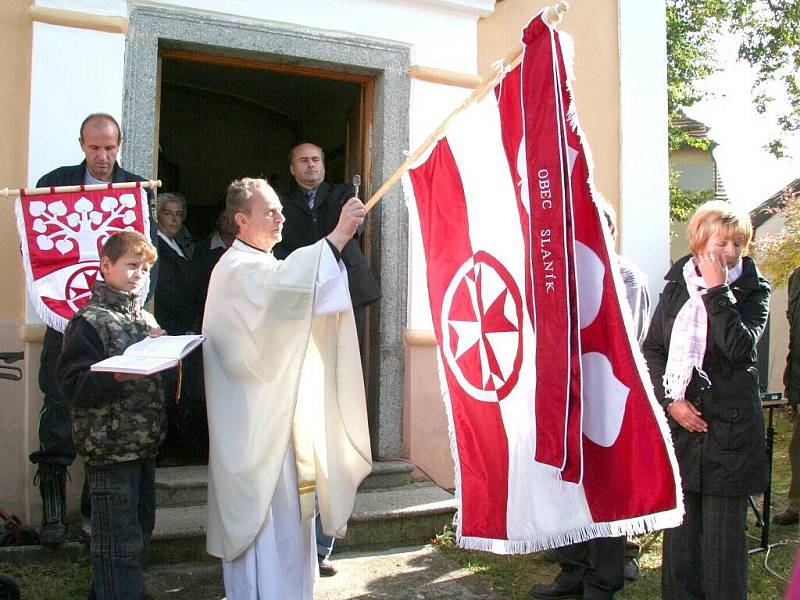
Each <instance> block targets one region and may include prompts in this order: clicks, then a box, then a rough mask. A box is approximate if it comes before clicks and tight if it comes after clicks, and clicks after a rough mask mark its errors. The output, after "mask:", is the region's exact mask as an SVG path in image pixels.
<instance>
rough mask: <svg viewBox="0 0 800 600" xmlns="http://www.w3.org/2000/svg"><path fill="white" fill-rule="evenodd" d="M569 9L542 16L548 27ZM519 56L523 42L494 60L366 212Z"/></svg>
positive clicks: (562, 6) (564, 7) (559, 7)
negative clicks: (489, 70) (490, 71)
mask: <svg viewBox="0 0 800 600" xmlns="http://www.w3.org/2000/svg"><path fill="white" fill-rule="evenodd" d="M568 10H569V3H567V2H565V1H564V0H561V1H560V2H558V3H557V4H556V5H555V6H548V7H547V8H546V9H545V18H546V19H547V21H548V23H549V24H550V26H551V27H554V26H556V25H557V24H558V23H560V22H561V18H562V16H563V14H564V13H565V12H566V11H568ZM521 59H522V45H521V44H520V45H519V46H518V47H517V48H515V49H514V50H512V51H511V52H509V53H508V55H506V57H505V58H504V59H503V60H502V61H499V62H498V63H495V64H496V67H495V72H494V73H493V74H492V75H487V76H486V77H484V78H483V81H481V82H480V83H479V84H478V87H476V88H475V89H474V90H473V92H472V93H471V94H470V95H469V97H468V98H467V99H466V100H464V102H463V103H462V104H461V105H460V106H459V107H458V108H456V109H455V110H454V111H453V112H452V113H450V115H449V116H448V117H447V118H446V119H445V120H444V121H442V124H441V125H439V127H437V128H436V129H435V130H434V132H433V133H432V134H430V135H429V136H428V137H427V138H426V139H425V141H424V142H422V144H420V145H419V147H417V149H416V150H414V152H412V153H411V154H410V155H409V157H408V158H407V159H406V160H405V162H404V163H403V164H402V165H400V167H399V168H398V169H397V170H396V171H395V172H394V173H392V175H391V177H389V179H387V180H386V181H384V182H383V185H382V186H381V187H380V188H378V191H376V192H375V193H374V194H372V196H371V197H370V199H369V200H368V201H367V203H366V204H365V205H364V206H365V208H366V209H367V212H369V211H370V210H372V208H373V207H374V206H375V205H376V204H377V203H378V202H380V201H381V199H382V198H383V196H384V195H385V194H386V192H388V191H389V190H390V189H391V188H392V186H394V184H395V183H397V182H398V181H399V180H400V178H401V177H402V176H403V175H404V174H405V173H406V171H408V170H409V169H410V168H411V166H412V165H413V164H414V163H415V162H417V160H419V157H420V156H422V155H423V154H424V153H425V151H426V150H427V149H428V148H430V147H431V146H432V145H433V144H434V143H436V140H438V139H440V138H442V137H443V136H444V133H445V131H447V128H448V127H449V126H450V122H451V121H452V120H453V119H454V118H455V117H456V116H457V115H459V114H460V113H462V112H464V111H465V110H466V109H467V108H469V107H470V106H471V105H472V104H474V103H475V102H479V101H481V100H482V99H483V98H484V97H485V96H486V94H488V93H489V92H490V91H492V89H494V86H495V85H497V83H498V81H500V79H502V77H503V76H504V75H505V74H506V72H508V71H510V70H511V69H513V68H514V67H516V66H517V65H518V64H519V61H520V60H521Z"/></svg>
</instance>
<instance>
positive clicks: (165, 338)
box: [123, 335, 205, 359]
mask: <svg viewBox="0 0 800 600" xmlns="http://www.w3.org/2000/svg"><path fill="white" fill-rule="evenodd" d="M204 340H205V338H204V337H203V336H202V335H162V336H159V337H146V338H144V339H143V340H142V341H141V342H136V343H135V344H131V345H130V346H128V347H127V348H126V349H125V352H124V353H123V354H124V355H125V356H142V357H144V356H154V357H161V358H175V359H177V358H183V357H184V356H186V355H187V354H189V352H191V351H192V350H193V349H194V348H195V347H197V346H198V345H199V344H201V343H202V342H203V341H204Z"/></svg>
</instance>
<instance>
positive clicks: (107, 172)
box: [30, 113, 158, 547]
mask: <svg viewBox="0 0 800 600" xmlns="http://www.w3.org/2000/svg"><path fill="white" fill-rule="evenodd" d="M78 143H79V144H80V147H81V150H82V151H83V154H84V160H83V161H82V162H81V163H80V164H77V165H72V166H66V167H59V168H58V169H55V170H54V171H51V172H50V173H48V174H46V175H45V176H44V177H42V178H41V179H40V180H39V181H38V183H37V184H36V187H57V186H62V185H80V184H87V185H89V184H98V183H108V182H112V183H123V182H128V181H144V179H143V178H142V177H139V176H138V175H134V174H133V173H130V172H128V171H126V170H125V169H123V168H121V167H120V166H119V165H118V164H117V154H118V152H119V148H120V145H121V144H122V133H121V131H120V128H119V123H117V121H116V119H115V118H114V117H112V116H111V115H109V114H105V113H93V114H91V115H89V116H88V117H86V118H85V119H84V121H83V123H81V128H80V136H79V137H78ZM150 239H151V240H153V241H154V242H155V240H156V229H155V223H153V221H152V220H151V222H150ZM157 267H158V263H156V264H155V265H154V266H153V269H152V270H151V272H150V273H151V275H150V277H151V281H152V282H155V281H156V280H157V277H158V275H157V271H156V269H157ZM154 287H155V286H154V285H151V287H150V289H151V291H152V289H153V288H154ZM62 339H63V335H62V334H61V332H60V331H57V330H55V329H53V328H51V327H48V328H47V331H46V332H45V335H44V342H43V345H42V356H41V362H40V365H39V387H40V388H41V389H42V392H44V404H43V405H42V409H41V412H40V414H39V450H37V451H36V452H34V453H32V454H31V455H30V460H31V462H32V463H34V464H36V465H38V467H37V472H36V478H35V481H36V482H37V483H38V485H39V493H40V494H41V496H42V529H41V533H40V537H41V542H42V544H44V545H46V546H54V547H55V546H60V545H61V544H62V543H63V541H64V537H65V535H66V527H65V525H64V517H65V513H66V497H65V493H66V476H67V467H68V466H69V465H71V464H72V462H73V461H74V460H75V446H74V445H73V443H72V422H71V420H70V416H69V407H67V406H66V403H65V400H64V398H63V396H62V395H61V391H60V390H59V387H58V382H57V380H56V361H57V360H58V357H59V355H60V354H61V342H62ZM84 492H86V488H85V487H84ZM89 510H90V508H89V498H88V496H87V495H86V493H84V497H83V498H82V499H81V512H82V513H83V514H84V516H88V514H89Z"/></svg>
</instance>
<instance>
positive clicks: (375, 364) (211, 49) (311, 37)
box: [122, 5, 411, 458]
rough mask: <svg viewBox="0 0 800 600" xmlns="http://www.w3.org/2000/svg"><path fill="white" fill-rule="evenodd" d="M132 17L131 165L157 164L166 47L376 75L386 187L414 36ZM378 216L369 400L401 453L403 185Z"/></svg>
mask: <svg viewBox="0 0 800 600" xmlns="http://www.w3.org/2000/svg"><path fill="white" fill-rule="evenodd" d="M129 20H130V33H129V34H128V38H127V40H126V48H125V81H124V84H125V86H124V89H125V97H124V99H123V107H122V126H123V131H124V132H125V146H124V161H123V162H124V167H125V168H126V169H128V170H130V171H132V172H134V173H140V174H142V175H144V176H147V175H149V174H150V173H152V170H153V164H154V162H153V158H154V157H153V148H154V146H155V140H154V139H153V138H154V131H155V115H156V108H157V106H156V102H157V101H158V99H157V98H156V93H157V92H156V90H157V85H156V83H157V68H158V50H159V47H168V48H177V49H182V50H193V51H198V52H203V53H209V54H224V55H227V56H233V57H241V58H251V59H263V60H266V61H269V62H273V63H287V64H292V65H302V66H308V67H316V68H321V69H325V70H331V71H342V72H347V73H356V74H359V75H369V76H372V77H374V78H375V106H374V113H373V114H374V122H373V130H372V131H373V135H372V138H373V139H372V140H370V144H369V147H368V152H370V155H371V160H372V189H374V190H376V189H378V187H380V185H381V184H382V183H383V182H384V181H385V180H386V179H388V177H389V176H390V175H391V174H392V173H393V172H394V170H395V169H396V168H397V167H398V166H399V165H400V164H402V162H403V160H404V156H403V155H402V151H403V150H404V149H406V148H407V147H408V140H409V137H408V135H409V134H408V131H409V125H408V115H409V98H410V87H411V86H410V78H409V75H408V69H409V65H410V49H409V48H408V47H407V46H403V45H400V44H391V43H386V42H382V41H376V40H371V39H365V38H359V37H355V36H348V35H344V34H339V33H331V32H327V31H321V30H315V29H310V28H305V27H302V26H296V27H287V26H285V25H280V26H279V25H276V24H274V23H270V22H266V21H257V20H252V19H247V18H244V17H236V16H227V15H218V14H208V13H196V12H191V11H188V10H184V9H180V8H174V9H165V8H157V7H153V6H136V5H133V6H132V7H131V10H130V15H129ZM370 220H371V222H372V225H371V226H372V231H373V232H374V233H373V235H372V236H371V240H372V243H371V248H369V251H370V255H371V257H372V266H373V269H374V270H375V272H376V273H378V274H379V279H380V282H381V288H382V289H383V293H384V296H383V299H382V300H380V301H379V302H377V303H375V304H374V305H372V306H371V307H370V311H371V325H370V335H371V338H370V339H371V340H373V344H372V348H373V350H372V351H371V354H372V355H373V359H372V360H371V362H370V371H369V381H368V393H369V399H368V401H367V405H368V407H369V412H370V415H369V417H370V437H371V443H372V453H373V455H374V456H375V457H376V458H381V457H390V456H399V455H400V454H401V453H402V448H403V403H404V388H405V377H404V351H403V339H402V336H403V332H404V331H405V328H406V298H407V285H408V278H407V269H408V251H407V246H408V213H407V211H406V209H405V203H404V202H403V196H402V191H401V189H400V186H395V187H394V188H393V189H392V190H391V191H390V192H389V193H388V194H387V195H386V197H385V198H384V200H383V201H382V202H381V203H379V204H378V205H377V206H376V207H375V208H374V209H373V210H372V211H371V213H370ZM376 341H377V343H375V342H376Z"/></svg>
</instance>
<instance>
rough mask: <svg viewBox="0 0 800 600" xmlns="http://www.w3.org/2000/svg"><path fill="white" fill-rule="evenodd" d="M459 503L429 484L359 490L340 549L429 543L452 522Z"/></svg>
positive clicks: (338, 543) (451, 495)
mask: <svg viewBox="0 0 800 600" xmlns="http://www.w3.org/2000/svg"><path fill="white" fill-rule="evenodd" d="M455 512H456V500H455V497H454V496H453V494H451V493H450V492H446V491H444V490H443V489H441V488H440V487H439V486H437V485H435V484H433V483H430V482H419V483H412V484H408V485H404V486H400V487H393V488H390V489H383V490H381V489H375V490H359V492H358V494H357V495H356V503H355V506H354V507H353V514H352V516H351V517H350V521H349V522H348V524H347V536H346V537H345V538H344V539H342V540H337V541H336V547H337V548H342V549H343V548H348V549H353V548H373V547H374V548H380V547H386V546H402V545H409V544H418V543H420V544H422V543H428V542H430V540H431V538H433V536H435V535H436V534H437V533H440V532H441V531H442V528H443V527H444V526H445V525H447V524H450V523H452V522H453V514H454V513H455Z"/></svg>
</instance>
